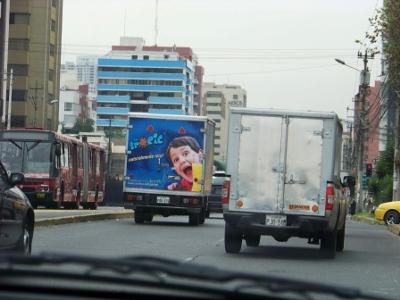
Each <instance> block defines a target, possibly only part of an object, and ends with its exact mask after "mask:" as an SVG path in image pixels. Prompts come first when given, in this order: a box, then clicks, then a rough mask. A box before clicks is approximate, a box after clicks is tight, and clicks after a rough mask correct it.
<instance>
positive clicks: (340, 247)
mask: <svg viewBox="0 0 400 300" xmlns="http://www.w3.org/2000/svg"><path fill="white" fill-rule="evenodd" d="M345 231H346V226H345V225H343V228H342V229H340V230H339V231H338V233H337V243H336V251H338V252H342V251H343V249H344V236H345Z"/></svg>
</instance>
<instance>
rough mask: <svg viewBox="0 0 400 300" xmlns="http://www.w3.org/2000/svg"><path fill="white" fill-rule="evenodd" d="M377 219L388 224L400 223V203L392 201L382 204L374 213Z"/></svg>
mask: <svg viewBox="0 0 400 300" xmlns="http://www.w3.org/2000/svg"><path fill="white" fill-rule="evenodd" d="M374 214H375V219H377V220H379V221H382V220H383V221H385V223H386V224H399V223H400V201H391V202H385V203H382V204H380V205H379V206H378V207H377V208H376V209H375V211H374Z"/></svg>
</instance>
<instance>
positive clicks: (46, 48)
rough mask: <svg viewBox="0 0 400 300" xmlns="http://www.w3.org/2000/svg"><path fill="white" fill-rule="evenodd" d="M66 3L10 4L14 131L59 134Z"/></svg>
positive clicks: (25, 1) (21, 1)
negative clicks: (26, 129) (38, 130)
mask: <svg viewBox="0 0 400 300" xmlns="http://www.w3.org/2000/svg"><path fill="white" fill-rule="evenodd" d="M62 7H63V0H18V1H11V7H10V31H9V44H8V50H9V51H8V71H10V70H11V69H12V70H13V72H14V76H15V78H14V82H13V93H12V114H11V116H12V118H11V127H40V128H44V129H53V130H56V129H57V126H58V104H59V101H58V99H59V90H60V65H61V29H62Z"/></svg>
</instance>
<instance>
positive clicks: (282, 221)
mask: <svg viewBox="0 0 400 300" xmlns="http://www.w3.org/2000/svg"><path fill="white" fill-rule="evenodd" d="M265 225H267V226H286V216H275V215H269V216H268V215H267V216H265Z"/></svg>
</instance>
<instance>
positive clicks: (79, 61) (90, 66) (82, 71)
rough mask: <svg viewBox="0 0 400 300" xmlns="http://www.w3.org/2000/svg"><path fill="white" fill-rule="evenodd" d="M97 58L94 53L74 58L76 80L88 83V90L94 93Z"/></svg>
mask: <svg viewBox="0 0 400 300" xmlns="http://www.w3.org/2000/svg"><path fill="white" fill-rule="evenodd" d="M97 59H98V56H95V55H85V56H82V55H81V56H78V57H77V58H76V68H77V80H78V81H80V82H82V83H83V84H88V85H89V92H90V93H96V84H97Z"/></svg>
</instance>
